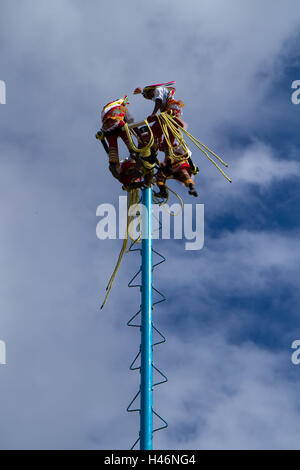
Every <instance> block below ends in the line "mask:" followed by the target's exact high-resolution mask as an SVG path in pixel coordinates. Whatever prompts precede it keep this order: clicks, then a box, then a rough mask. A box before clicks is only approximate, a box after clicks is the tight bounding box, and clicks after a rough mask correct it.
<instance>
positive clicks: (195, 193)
mask: <svg viewBox="0 0 300 470" xmlns="http://www.w3.org/2000/svg"><path fill="white" fill-rule="evenodd" d="M189 188H190V189H189V194H190V195H191V196H195V197H198V193H197V191H196V189H195V186H194V185H193V184H192V183H190V184H189Z"/></svg>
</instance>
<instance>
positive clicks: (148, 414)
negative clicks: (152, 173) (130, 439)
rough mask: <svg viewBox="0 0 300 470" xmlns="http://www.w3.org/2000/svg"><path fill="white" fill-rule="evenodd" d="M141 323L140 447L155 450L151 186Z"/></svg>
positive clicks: (145, 222) (145, 199) (145, 219)
mask: <svg viewBox="0 0 300 470" xmlns="http://www.w3.org/2000/svg"><path fill="white" fill-rule="evenodd" d="M142 193H143V196H142V203H143V205H144V207H146V208H147V211H145V212H144V213H143V219H142V223H143V236H144V238H143V239H142V306H141V314H142V322H141V325H142V326H141V413H140V449H141V450H152V430H153V424H152V423H153V418H152V384H153V378H152V375H153V373H152V361H153V353H152V236H151V232H152V189H151V188H145V189H143V190H142Z"/></svg>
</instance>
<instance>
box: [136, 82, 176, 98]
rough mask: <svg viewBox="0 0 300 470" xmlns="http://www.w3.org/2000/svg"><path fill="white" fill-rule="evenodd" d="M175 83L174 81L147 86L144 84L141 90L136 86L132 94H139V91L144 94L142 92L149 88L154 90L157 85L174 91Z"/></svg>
mask: <svg viewBox="0 0 300 470" xmlns="http://www.w3.org/2000/svg"><path fill="white" fill-rule="evenodd" d="M175 85H176V82H167V83H157V84H156V85H148V86H145V87H144V88H143V91H142V89H141V88H140V87H137V88H136V89H135V90H134V92H133V94H134V95H139V94H140V93H142V94H144V93H147V91H149V90H154V89H155V88H157V87H159V86H163V87H165V88H168V90H170V91H172V92H173V93H175V90H176V88H175Z"/></svg>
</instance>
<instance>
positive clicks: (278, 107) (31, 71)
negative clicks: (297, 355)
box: [0, 0, 300, 449]
mask: <svg viewBox="0 0 300 470" xmlns="http://www.w3.org/2000/svg"><path fill="white" fill-rule="evenodd" d="M0 9H1V15H0V79H1V80H4V81H5V82H6V86H7V104H6V105H1V106H0V155H1V158H0V214H1V221H2V223H1V230H0V312H1V314H0V339H2V340H4V341H5V342H6V345H7V365H6V366H1V367H0V381H1V387H0V415H1V423H0V447H1V448H2V449H16V448H21V449H48V448H50V449H127V448H129V447H130V446H131V444H132V443H133V442H134V441H135V439H136V436H137V432H138V419H137V418H135V417H134V416H132V415H128V414H126V411H125V410H126V407H127V405H128V403H129V402H130V400H131V398H132V397H133V396H134V394H135V392H136V390H137V388H138V374H136V375H135V374H133V373H130V372H129V371H128V367H129V365H130V363H131V361H132V360H133V358H134V356H135V354H136V351H137V349H138V345H139V338H138V334H137V332H136V331H135V330H133V329H129V328H127V327H126V323H127V321H128V319H129V318H130V316H131V315H133V314H134V312H135V311H137V310H138V306H139V296H138V293H136V292H133V290H132V289H127V287H126V286H127V282H128V280H129V278H130V276H131V275H133V274H134V272H135V271H136V268H137V266H138V259H137V257H135V256H134V255H128V256H127V257H126V258H125V260H124V262H123V264H122V267H121V269H120V272H119V274H118V277H117V279H116V282H115V285H114V288H113V290H112V293H111V297H110V299H109V301H108V303H107V306H106V307H105V309H104V310H103V311H101V312H100V311H99V306H100V305H101V302H102V300H103V295H104V292H105V286H106V283H107V280H108V278H109V276H110V274H111V271H112V268H113V266H114V263H115V261H116V258H117V255H118V253H119V249H120V245H121V243H120V241H99V240H98V239H97V238H96V232H95V230H96V224H97V218H96V208H97V206H98V205H99V204H101V203H113V204H117V201H118V197H119V195H120V194H121V188H120V186H119V185H118V183H117V181H114V180H112V178H111V175H110V173H109V172H108V169H107V157H106V155H105V154H104V152H103V151H102V149H101V146H100V145H99V143H98V142H97V141H96V140H95V139H94V134H95V131H96V130H97V129H98V127H99V124H100V123H99V118H100V111H101V108H102V106H103V105H104V104H106V103H107V102H108V101H110V100H112V99H114V98H116V97H119V96H121V95H122V94H124V93H128V94H129V96H130V101H131V107H130V110H131V112H132V114H133V115H134V117H135V118H136V119H137V120H138V119H141V118H143V117H144V116H146V115H148V114H149V113H150V110H151V109H152V105H151V103H149V102H146V100H142V98H141V97H140V96H133V95H132V91H133V90H134V88H135V87H136V86H143V85H147V84H149V83H155V82H162V81H169V80H176V81H177V91H176V96H178V98H180V99H182V100H183V101H184V103H185V108H184V119H185V121H186V122H188V124H189V130H190V132H191V133H192V134H194V135H195V136H197V137H199V138H200V140H202V141H203V142H205V143H206V144H207V145H208V146H209V147H212V148H213V149H215V150H216V152H217V153H219V154H221V155H222V156H223V157H224V159H225V161H227V162H228V163H229V165H230V167H229V171H228V173H229V174H230V176H231V177H232V179H233V184H232V185H230V184H229V183H228V182H227V181H226V180H225V179H223V177H222V176H221V175H220V174H218V172H217V171H216V169H215V168H214V167H213V166H212V165H210V164H209V162H207V161H206V160H205V159H203V158H202V156H201V155H200V154H199V153H198V152H197V150H196V149H195V150H193V157H194V160H195V161H196V162H197V163H198V166H199V168H200V173H199V175H198V177H197V188H198V192H199V199H198V201H197V202H199V203H203V204H205V246H204V248H203V250H201V251H199V252H197V253H195V252H188V251H185V250H184V242H182V241H157V242H156V246H155V248H156V249H158V251H161V252H162V253H163V254H164V255H165V256H166V257H167V263H166V264H164V265H162V266H161V267H160V268H159V271H158V272H157V274H156V276H155V277H156V279H155V280H156V284H157V285H158V286H159V288H160V290H162V291H163V292H164V293H165V294H166V296H167V298H168V301H167V302H166V303H164V304H162V305H160V306H159V307H158V308H157V310H156V312H155V320H156V324H157V326H159V328H160V329H161V330H162V331H163V333H164V334H165V335H166V337H167V340H168V341H167V343H166V344H165V345H163V346H160V347H159V352H157V353H156V356H155V358H156V360H157V365H158V366H159V368H161V369H162V370H163V371H164V372H165V373H166V374H167V375H168V378H169V382H168V383H167V384H165V385H164V386H163V387H162V388H161V389H160V390H159V391H157V393H156V395H155V404H156V409H157V411H158V412H159V413H160V414H161V415H162V416H164V417H165V418H166V419H167V421H168V422H169V429H168V430H167V431H164V432H161V433H159V434H158V435H157V436H155V441H154V446H155V448H160V449H230V448H234V449H254V448H258V449H289V448H293V449H297V448H299V438H298V436H299V433H300V424H299V423H300V420H299V418H300V409H299V400H298V396H299V386H300V366H298V367H299V368H298V367H297V366H294V365H293V364H292V363H291V359H290V358H291V352H292V351H291V349H290V346H291V344H292V342H293V341H294V340H295V339H299V336H300V322H299V307H298V305H299V293H298V292H299V290H298V278H299V261H300V259H299V258H300V252H299V243H298V239H299V222H300V221H299V211H298V205H299V204H298V201H299V185H298V179H299V175H300V164H299V155H298V151H299V145H300V143H299V132H298V126H299V113H300V106H295V105H293V104H292V103H291V92H292V90H291V84H292V81H294V80H297V79H300V70H299V63H300V60H299V52H298V44H299V24H300V6H299V3H298V2H297V1H296V0H288V1H285V2H276V4H274V2H272V1H271V0H264V2H259V1H256V0H254V1H251V2H250V1H244V2H243V3H242V2H239V1H237V0H228V1H226V2H222V1H221V0H210V1H206V0H205V1H203V0H202V1H200V2H198V1H188V2H185V3H182V2H179V1H177V0H175V1H172V2H171V1H165V2H158V1H157V0H154V1H153V2H151V6H150V5H149V6H148V7H147V9H146V8H141V2H137V1H136V0H133V1H132V2H130V3H127V4H125V3H124V2H121V1H116V2H114V3H113V4H112V5H110V4H108V3H107V4H105V3H104V2H97V1H95V0H90V1H89V2H86V3H83V2H81V1H78V0H72V1H71V0H53V1H52V2H51V5H49V2H46V1H45V0H39V2H37V1H34V0H24V1H23V2H22V3H21V4H19V3H18V5H17V4H16V2H12V1H7V0H2V1H1V5H0ZM172 187H173V188H174V189H176V190H178V192H179V193H180V194H181V195H182V196H183V198H184V201H185V202H189V203H191V202H193V203H195V200H194V199H193V200H191V198H189V196H188V195H187V194H186V192H185V190H184V189H183V188H181V187H180V186H177V185H176V184H175V183H174V184H173V185H172ZM174 273H176V274H174ZM132 330H133V331H132Z"/></svg>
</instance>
